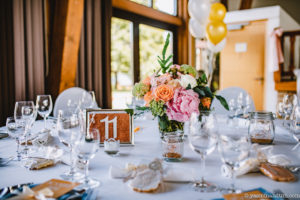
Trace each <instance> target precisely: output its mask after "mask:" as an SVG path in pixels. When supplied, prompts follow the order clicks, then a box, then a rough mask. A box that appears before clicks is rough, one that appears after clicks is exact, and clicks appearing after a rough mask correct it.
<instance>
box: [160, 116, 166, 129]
mask: <svg viewBox="0 0 300 200" xmlns="http://www.w3.org/2000/svg"><path fill="white" fill-rule="evenodd" d="M158 121H159V126H160V128H161V129H166V128H167V127H168V122H167V121H166V120H165V118H164V117H159V120H158Z"/></svg>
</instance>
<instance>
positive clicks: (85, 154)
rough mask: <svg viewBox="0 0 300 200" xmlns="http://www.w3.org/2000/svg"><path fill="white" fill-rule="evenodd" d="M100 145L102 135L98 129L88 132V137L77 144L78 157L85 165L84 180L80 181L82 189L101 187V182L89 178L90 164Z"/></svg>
mask: <svg viewBox="0 0 300 200" xmlns="http://www.w3.org/2000/svg"><path fill="white" fill-rule="evenodd" d="M99 145H100V134H99V130H98V129H90V130H88V131H87V133H86V135H85V136H84V137H82V138H81V139H80V140H78V141H77V142H76V146H75V152H76V155H77V157H78V158H79V159H80V160H81V161H82V162H83V163H84V165H85V174H84V179H83V180H81V181H80V182H81V185H80V186H79V187H80V188H82V189H89V188H94V187H98V186H99V185H100V181H98V180H96V179H92V178H91V177H89V162H90V159H92V158H94V157H95V154H96V153H97V151H98V150H99Z"/></svg>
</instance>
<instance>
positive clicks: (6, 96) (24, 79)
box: [0, 0, 45, 125]
mask: <svg viewBox="0 0 300 200" xmlns="http://www.w3.org/2000/svg"><path fill="white" fill-rule="evenodd" d="M43 3H44V1H35V0H13V1H5V0H0V27H1V29H0V30H1V31H0V55H1V59H0V65H1V69H0V72H1V74H0V78H1V85H0V94H1V98H0V113H1V114H0V124H1V125H4V122H5V119H6V118H7V117H8V116H12V115H13V111H14V104H15V101H21V100H23V101H24V100H35V98H36V95H37V94H43V93H44V65H45V49H44V21H43V20H44V15H43Z"/></svg>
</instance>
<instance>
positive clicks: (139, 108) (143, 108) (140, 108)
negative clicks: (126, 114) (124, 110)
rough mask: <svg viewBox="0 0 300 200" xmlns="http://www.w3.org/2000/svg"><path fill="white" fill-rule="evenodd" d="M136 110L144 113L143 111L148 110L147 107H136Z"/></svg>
mask: <svg viewBox="0 0 300 200" xmlns="http://www.w3.org/2000/svg"><path fill="white" fill-rule="evenodd" d="M136 109H137V110H143V111H145V110H150V108H149V107H146V106H137V107H136Z"/></svg>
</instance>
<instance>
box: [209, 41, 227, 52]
mask: <svg viewBox="0 0 300 200" xmlns="http://www.w3.org/2000/svg"><path fill="white" fill-rule="evenodd" d="M225 45H226V38H224V39H223V40H222V41H221V42H219V43H218V44H216V45H214V44H213V43H211V42H210V41H209V40H207V47H208V49H209V50H211V51H212V52H214V53H217V52H220V51H222V49H224V47H225Z"/></svg>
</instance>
